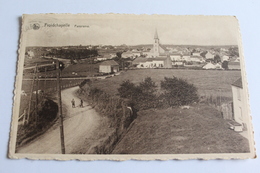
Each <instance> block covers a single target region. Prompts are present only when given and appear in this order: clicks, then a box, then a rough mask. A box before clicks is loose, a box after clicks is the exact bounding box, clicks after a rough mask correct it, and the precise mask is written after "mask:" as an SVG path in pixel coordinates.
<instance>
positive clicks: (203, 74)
mask: <svg viewBox="0 0 260 173" xmlns="http://www.w3.org/2000/svg"><path fill="white" fill-rule="evenodd" d="M173 76H175V77H178V78H182V79H185V80H186V81H187V82H189V83H191V84H194V85H195V86H196V87H197V89H198V94H199V95H200V96H203V97H210V96H212V97H217V96H221V97H223V98H225V99H226V100H228V101H231V100H232V90H231V84H232V83H233V82H235V81H236V80H237V79H238V78H240V77H241V72H240V71H224V70H190V69H137V70H128V71H125V72H122V73H121V74H120V75H119V76H114V77H112V78H107V79H105V80H97V81H94V82H93V86H96V87H98V88H100V89H102V90H104V91H105V92H107V93H109V94H111V95H117V94H118V91H117V89H118V88H119V86H120V84H121V83H122V82H123V81H126V80H130V81H131V82H133V83H135V84H138V83H140V82H142V81H143V80H144V79H145V78H146V77H151V78H152V80H153V81H154V82H155V83H156V85H157V87H158V89H160V81H162V80H163V79H164V77H173Z"/></svg>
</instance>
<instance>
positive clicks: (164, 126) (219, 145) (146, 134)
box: [113, 105, 249, 154]
mask: <svg viewBox="0 0 260 173" xmlns="http://www.w3.org/2000/svg"><path fill="white" fill-rule="evenodd" d="M244 152H249V148H248V140H247V139H246V138H244V137H243V136H241V135H240V134H239V133H237V132H234V131H233V130H230V129H229V125H228V124H227V122H226V121H225V120H224V119H223V118H222V117H221V115H220V113H219V112H218V111H217V110H216V109H214V108H212V107H209V106H206V105H197V106H195V107H192V108H191V109H189V110H188V109H186V110H182V109H180V108H174V109H172V108H168V109H166V110H152V109H150V110H146V111H140V112H139V116H138V117H137V119H136V120H135V121H134V122H133V125H132V127H131V129H130V130H129V131H128V133H127V134H126V135H125V136H124V137H123V138H122V140H121V141H120V142H119V143H118V144H117V146H116V147H115V149H114V151H113V154H195V153H244Z"/></svg>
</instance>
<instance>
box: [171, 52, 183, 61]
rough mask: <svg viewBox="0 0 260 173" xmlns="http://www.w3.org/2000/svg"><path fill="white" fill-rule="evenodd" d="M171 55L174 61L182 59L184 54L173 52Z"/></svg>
mask: <svg viewBox="0 0 260 173" xmlns="http://www.w3.org/2000/svg"><path fill="white" fill-rule="evenodd" d="M170 57H171V60H172V61H180V60H181V58H182V55H181V54H179V53H171V54H170Z"/></svg>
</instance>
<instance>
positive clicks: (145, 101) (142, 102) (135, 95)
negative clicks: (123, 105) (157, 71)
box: [118, 77, 157, 109]
mask: <svg viewBox="0 0 260 173" xmlns="http://www.w3.org/2000/svg"><path fill="white" fill-rule="evenodd" d="M155 91H156V85H155V82H153V81H152V79H151V78H150V77H147V78H145V80H144V81H143V82H141V83H140V84H139V85H137V86H136V85H135V84H134V83H132V82H130V81H129V80H127V81H124V82H123V83H122V84H121V85H120V88H118V92H119V95H120V97H121V98H125V99H128V100H130V102H131V103H132V104H133V105H136V107H137V108H138V109H148V108H152V107H155V106H156V101H157V96H156V94H155Z"/></svg>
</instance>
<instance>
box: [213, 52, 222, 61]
mask: <svg viewBox="0 0 260 173" xmlns="http://www.w3.org/2000/svg"><path fill="white" fill-rule="evenodd" d="M214 62H215V63H219V62H221V58H220V56H219V55H218V54H216V55H215V56H214Z"/></svg>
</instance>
